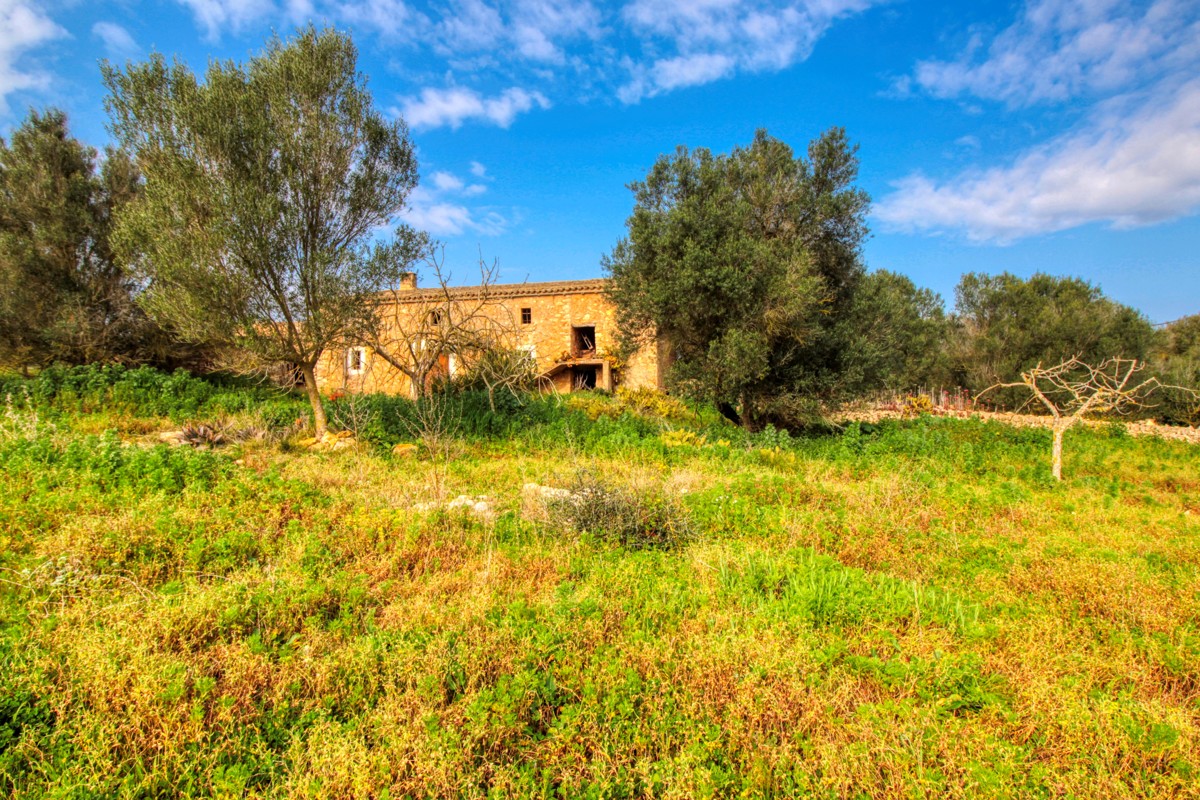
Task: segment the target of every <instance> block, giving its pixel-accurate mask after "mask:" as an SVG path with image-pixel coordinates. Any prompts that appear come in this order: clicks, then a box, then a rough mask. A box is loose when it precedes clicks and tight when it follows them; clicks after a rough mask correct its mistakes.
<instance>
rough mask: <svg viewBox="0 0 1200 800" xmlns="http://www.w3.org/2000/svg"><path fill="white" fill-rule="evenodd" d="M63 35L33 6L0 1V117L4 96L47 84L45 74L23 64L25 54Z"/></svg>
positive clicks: (4, 109) (3, 112)
mask: <svg viewBox="0 0 1200 800" xmlns="http://www.w3.org/2000/svg"><path fill="white" fill-rule="evenodd" d="M67 35H68V34H67V32H66V30H64V29H63V28H62V27H60V26H59V25H58V24H57V23H55V22H54V20H52V19H50V17H48V16H46V14H45V12H43V11H42V10H41V9H40V8H38V7H37V5H35V4H32V3H26V2H22V0H0V115H4V116H6V115H7V114H8V102H7V98H8V95H10V94H12V93H13V92H17V91H22V90H26V89H40V88H42V87H44V86H46V85H47V84H48V83H49V81H50V75H49V74H48V73H46V72H44V71H43V70H41V69H40V68H38V67H37V66H35V65H32V64H29V63H27V62H26V60H25V59H24V56H25V54H26V53H27V52H28V51H30V50H33V49H34V48H36V47H38V46H39V45H42V44H45V43H46V42H49V41H53V40H54V39H61V38H63V37H65V36H67Z"/></svg>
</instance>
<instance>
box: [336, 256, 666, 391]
mask: <svg viewBox="0 0 1200 800" xmlns="http://www.w3.org/2000/svg"><path fill="white" fill-rule="evenodd" d="M607 283H608V282H607V281H606V280H604V279H595V280H579V281H551V282H545V283H513V284H494V285H491V286H488V287H487V288H486V290H484V289H482V288H481V287H470V286H467V287H457V288H448V289H444V288H436V289H419V288H417V286H416V280H415V276H411V277H410V279H409V280H408V281H407V282H406V283H405V284H403V285H402V286H401V287H400V289H398V290H397V291H395V292H390V293H388V294H386V295H383V296H381V300H380V302H381V303H382V304H383V305H382V307H381V317H382V319H383V320H384V321H385V330H384V338H385V340H386V339H388V338H389V337H390V338H391V340H393V341H399V340H400V339H401V338H405V339H407V340H410V341H412V340H415V342H414V343H415V345H416V346H417V347H420V346H422V344H423V343H422V342H421V340H420V336H421V330H422V326H423V325H436V324H437V323H438V322H439V320H441V319H442V315H443V314H450V315H453V314H454V313H455V312H456V311H457V310H458V308H457V307H461V308H467V307H471V308H472V309H478V310H479V313H482V314H485V315H489V316H491V317H493V318H494V319H495V321H497V322H498V323H500V324H501V326H502V327H503V329H504V330H505V331H506V333H507V334H508V335H507V336H506V339H507V340H509V341H511V342H512V345H513V346H514V347H516V348H517V349H519V350H523V351H525V352H526V353H528V354H529V357H530V359H531V360H532V363H533V366H534V371H535V373H536V375H537V376H538V380H539V383H540V384H541V385H542V387H543V388H544V389H547V390H553V391H558V392H572V391H577V390H580V389H605V390H609V391H612V390H613V389H615V388H616V387H617V386H626V387H629V388H643V387H646V388H654V389H662V387H663V374H662V373H663V369H664V367H665V362H664V351H663V346H662V343H661V342H659V343H655V344H651V345H647V346H644V347H642V348H641V349H640V350H638V351H637V352H636V353H634V354H632V355H631V356H629V357H628V358H627V360H626V361H625V362H624V363H618V362H617V360H616V358H615V356H614V353H615V351H616V346H617V339H616V332H617V325H616V309H615V308H614V307H613V305H612V303H611V302H609V300H608V298H607V297H606V296H605V294H604V291H605V287H606V285H607ZM485 291H486V295H484V292H485ZM481 297H486V301H485V303H481ZM451 306H456V307H455V308H452V307H451ZM460 369H461V359H459V358H456V355H455V354H454V353H453V352H449V353H443V354H440V355H439V356H438V362H437V366H436V368H435V370H434V372H433V373H432V375H431V377H433V378H435V379H436V378H437V377H454V376H455V375H456V374H457V373H458V371H459V370H460ZM316 377H317V384H318V385H319V386H320V387H322V389H323V390H324V391H329V392H333V391H341V392H364V393H365V392H383V393H388V394H404V395H411V394H412V385H411V382H410V380H409V378H408V376H407V375H405V374H404V373H403V372H401V371H400V370H398V369H396V368H395V367H394V366H392V365H391V364H389V363H388V361H387V360H386V359H384V358H383V357H382V356H381V355H380V354H379V353H377V352H374V351H373V349H372V348H371V347H370V346H368V345H366V344H363V345H359V346H354V347H348V348H344V349H340V350H331V351H330V352H327V353H326V354H325V355H324V356H323V357H322V360H321V361H320V362H319V363H318V365H317V370H316Z"/></svg>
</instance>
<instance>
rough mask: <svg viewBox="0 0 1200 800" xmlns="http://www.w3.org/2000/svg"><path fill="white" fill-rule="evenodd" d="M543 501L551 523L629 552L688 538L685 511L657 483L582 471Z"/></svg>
mask: <svg viewBox="0 0 1200 800" xmlns="http://www.w3.org/2000/svg"><path fill="white" fill-rule="evenodd" d="M544 503H545V508H546V516H547V519H548V520H549V522H550V523H551V525H553V526H555V527H557V528H560V529H564V530H569V531H573V532H575V533H578V534H583V535H586V536H592V537H595V538H596V539H598V540H600V541H604V542H614V543H616V544H619V545H621V546H623V547H627V548H629V549H632V550H640V549H671V548H675V547H678V546H681V545H682V544H684V543H685V542H687V541H688V540H689V539H691V538H692V524H691V518H690V516H689V514H688V512H687V509H686V508H685V507H684V506H683V504H682V503H680V502H679V499H678V498H677V497H675V496H673V495H670V494H668V493H667V492H666V491H664V490H663V488H662V487H661V486H655V487H640V486H634V485H632V484H628V483H618V482H617V481H615V480H611V479H602V478H600V477H599V476H597V475H595V474H594V473H592V472H589V471H586V470H583V471H580V472H579V473H577V474H576V475H575V477H574V479H573V480H572V481H571V485H570V486H569V488H568V489H566V490H564V491H561V492H557V493H552V494H550V495H549V496H547V497H545V500H544Z"/></svg>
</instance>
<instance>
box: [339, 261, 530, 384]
mask: <svg viewBox="0 0 1200 800" xmlns="http://www.w3.org/2000/svg"><path fill="white" fill-rule="evenodd" d="M444 264H445V262H444V257H443V251H441V250H430V251H429V253H428V255H427V256H426V265H427V267H428V274H429V276H430V277H431V278H432V285H431V286H430V287H429V288H427V289H417V288H415V286H414V285H413V279H414V278H415V275H411V274H410V275H409V276H407V277H406V280H407V285H406V284H405V282H404V281H402V282H401V284H400V285H398V286H394V287H392V288H391V289H390V290H389V291H387V292H385V293H384V294H383V295H382V298H381V300H380V301H379V302H378V304H377V306H376V311H375V314H374V319H373V324H372V325H371V327H370V328H369V329H368V330H367V331H365V332H364V335H363V339H364V340H365V341H366V343H367V344H369V345H370V346H371V349H372V350H373V351H374V352H375V353H376V354H377V355H379V357H380V358H382V359H383V360H384V361H386V362H387V363H388V364H390V365H391V366H392V367H395V368H396V369H397V370H399V371H400V372H401V373H403V374H404V375H405V376H406V377H407V378H408V380H409V383H410V384H411V387H412V397H413V399H414V400H418V401H419V400H420V399H421V398H422V397H425V396H426V395H427V394H429V390H430V387H431V384H432V383H433V381H434V380H435V379H436V378H437V377H439V376H444V377H449V372H450V363H451V359H453V360H454V363H455V366H456V367H458V368H461V369H463V370H464V371H467V372H470V371H472V370H473V369H474V368H475V367H477V366H479V365H483V364H485V363H489V366H488V370H489V373H488V375H489V377H488V380H490V381H491V383H489V384H488V386H489V391H490V390H491V387H492V386H499V385H502V384H504V380H503V379H502V377H501V375H500V373H499V371H498V367H499V365H501V364H503V362H504V360H503V359H495V358H494V357H493V356H492V355H491V354H495V353H497V352H500V351H503V350H506V349H508V350H515V347H513V342H514V341H515V337H516V326H515V323H514V320H513V318H512V313H511V311H510V310H509V309H508V307H507V306H505V305H504V303H503V302H502V300H501V298H499V297H497V295H496V292H495V286H496V278H497V275H498V273H499V268H498V264H497V263H496V262H492V263H491V264H488V263H487V262H486V261H484V260H483V258H482V257H481V258H480V259H479V284H478V285H477V286H471V287H463V288H454V287H451V286H450V280H451V274H450V273H449V272H448V271H447V270H446V269H445V267H444ZM490 361H495V362H496V363H495V364H490ZM504 385H507V384H504Z"/></svg>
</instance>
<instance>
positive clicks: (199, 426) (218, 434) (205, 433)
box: [179, 422, 225, 447]
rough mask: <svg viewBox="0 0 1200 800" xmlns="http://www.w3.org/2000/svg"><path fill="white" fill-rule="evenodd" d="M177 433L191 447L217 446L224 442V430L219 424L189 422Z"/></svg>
mask: <svg viewBox="0 0 1200 800" xmlns="http://www.w3.org/2000/svg"><path fill="white" fill-rule="evenodd" d="M179 434H180V439H182V440H183V441H184V442H186V443H188V444H190V445H192V446H193V447H217V446H219V445H223V444H225V431H224V429H223V428H222V427H221V426H219V425H208V424H205V423H202V422H197V423H191V422H189V423H188V424H187V425H184V426H183V428H182V429H181V430H180V431H179Z"/></svg>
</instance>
